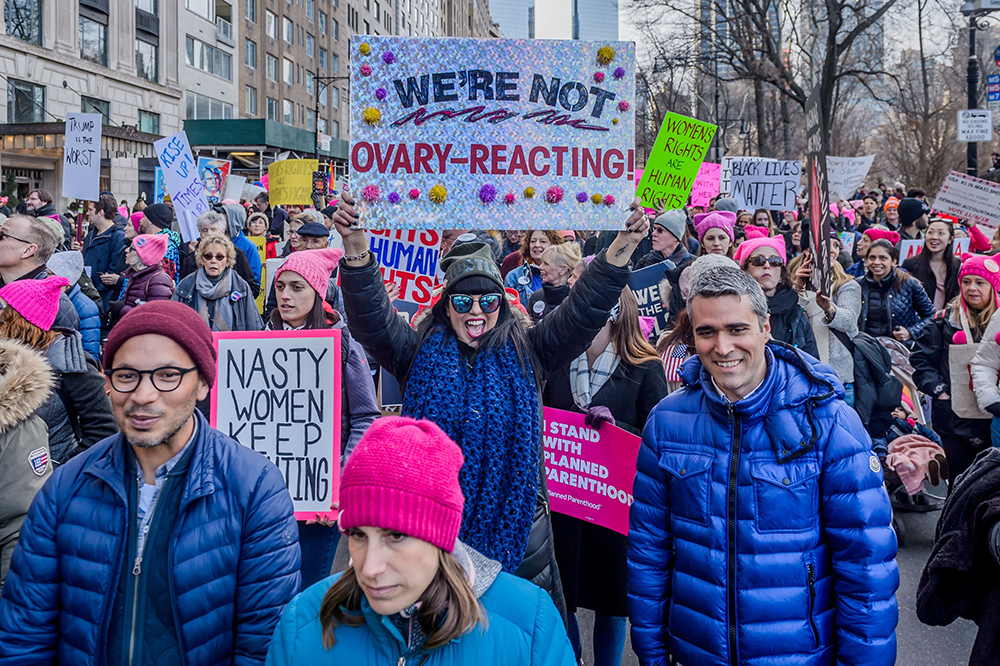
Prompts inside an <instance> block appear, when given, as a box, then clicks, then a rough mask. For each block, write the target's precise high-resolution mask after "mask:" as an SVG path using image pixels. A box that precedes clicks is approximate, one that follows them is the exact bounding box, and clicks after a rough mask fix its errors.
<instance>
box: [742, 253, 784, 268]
mask: <svg viewBox="0 0 1000 666" xmlns="http://www.w3.org/2000/svg"><path fill="white" fill-rule="evenodd" d="M749 263H750V265H751V266H756V267H757V268H760V267H762V266H768V265H770V266H773V267H774V268H779V267H781V266H784V265H785V262H784V261H783V260H782V258H781V257H774V256H772V257H764V256H761V255H759V254H758V255H757V256H756V257H750V261H749Z"/></svg>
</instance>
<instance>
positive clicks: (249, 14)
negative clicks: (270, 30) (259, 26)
mask: <svg viewBox="0 0 1000 666" xmlns="http://www.w3.org/2000/svg"><path fill="white" fill-rule="evenodd" d="M243 13H244V15H246V18H247V20H248V21H250V22H251V23H256V22H257V0H246V4H245V10H244V12H243Z"/></svg>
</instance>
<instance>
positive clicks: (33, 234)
mask: <svg viewBox="0 0 1000 666" xmlns="http://www.w3.org/2000/svg"><path fill="white" fill-rule="evenodd" d="M18 219H20V220H23V221H24V222H26V223H27V227H26V229H25V230H24V231H23V232H22V233H23V234H24V240H26V241H28V242H29V243H31V244H32V245H34V246H35V248H36V249H35V254H33V255H32V257H31V260H32V261H33V262H34V263H35V265H36V266H44V265H45V264H46V263H48V261H49V259H51V258H52V255H53V254H55V252H56V247H57V246H58V245H59V240H60V239H59V238H58V237H57V236H56V234H55V232H54V231H53V230H52V229H51V228H50V227H49V225H48V224H47V223H46V222H45V221H44V220H41V219H39V218H37V217H34V216H32V215H11V216H10V218H8V219H7V220H5V221H4V224H5V225H6V224H9V223H10V221H11V220H18ZM49 221H50V222H55V221H54V220H51V219H49ZM55 224H57V225H58V224H59V222H55Z"/></svg>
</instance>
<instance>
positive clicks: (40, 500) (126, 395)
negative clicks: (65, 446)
mask: <svg viewBox="0 0 1000 666" xmlns="http://www.w3.org/2000/svg"><path fill="white" fill-rule="evenodd" d="M104 353H105V358H104V361H105V366H106V368H107V371H106V373H107V375H108V377H109V378H110V383H111V389H112V390H111V403H112V406H113V408H114V414H115V420H116V421H117V422H118V427H119V428H120V429H121V431H122V432H121V433H120V434H118V435H115V436H113V437H109V438H107V439H105V440H103V441H101V442H99V443H97V444H95V445H94V446H93V447H91V448H90V449H88V450H87V451H86V452H84V453H81V454H80V455H78V456H76V457H74V458H73V459H71V460H70V461H69V462H67V463H66V464H64V465H62V466H61V467H59V468H58V469H57V470H56V472H55V474H53V475H52V477H51V478H50V479H49V480H48V481H47V482H46V483H45V485H44V486H43V487H42V490H41V492H39V494H38V495H37V496H36V497H35V500H34V502H33V503H32V505H31V509H30V511H29V512H28V517H27V520H26V521H25V522H24V525H23V526H22V528H21V535H20V541H19V542H18V545H17V548H16V549H15V551H14V557H13V561H12V563H11V568H10V572H9V573H8V576H7V583H6V585H5V586H4V588H3V601H2V603H0V663H2V664H4V666H15V665H21V664H73V665H74V666H104V665H105V664H108V665H111V666H117V665H118V664H152V663H157V664H185V665H186V666H210V665H215V664H235V665H249V664H262V663H263V661H264V657H265V655H266V654H267V648H268V645H269V643H270V639H271V634H272V633H273V631H274V627H275V626H276V625H277V623H278V619H279V617H280V615H281V611H282V610H283V609H284V607H285V604H287V603H288V602H289V601H290V600H291V599H292V597H293V596H295V594H296V593H297V592H298V589H299V564H300V561H299V559H300V558H299V544H298V531H297V528H296V525H295V517H294V515H293V510H292V501H291V498H290V497H289V495H288V491H287V490H286V489H285V482H284V480H283V479H282V476H281V473H280V472H279V471H278V468H277V467H276V466H275V465H274V464H273V463H271V462H269V461H268V460H267V459H266V458H265V457H263V456H261V455H260V454H258V453H256V452H254V451H253V450H251V449H249V448H246V447H243V446H240V445H239V444H237V443H236V442H235V441H233V440H232V439H230V438H229V437H226V436H225V435H223V434H222V433H220V432H219V431H217V430H215V429H213V428H211V427H210V426H209V425H208V423H207V422H206V421H205V418H204V417H203V416H202V415H201V414H200V413H199V412H198V411H197V410H195V403H196V401H197V400H199V399H204V398H205V397H206V396H207V395H208V391H209V388H210V387H211V386H212V383H213V382H214V381H215V373H216V353H215V349H214V347H213V346H212V333H211V331H209V329H208V325H207V324H205V322H204V321H203V320H202V319H201V317H200V316H198V313H196V312H195V311H194V310H192V309H191V308H189V307H187V306H186V305H184V304H182V303H177V302H174V301H155V302H152V303H147V304H145V305H141V306H139V307H137V308H135V309H133V310H132V311H131V312H130V313H128V314H127V315H126V316H124V317H123V318H122V319H121V321H119V322H118V324H117V325H116V326H115V327H114V328H113V329H112V330H111V334H110V335H109V336H108V341H107V344H106V346H105V352H104Z"/></svg>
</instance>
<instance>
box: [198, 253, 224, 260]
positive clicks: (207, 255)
mask: <svg viewBox="0 0 1000 666" xmlns="http://www.w3.org/2000/svg"><path fill="white" fill-rule="evenodd" d="M201 258H202V259H204V260H205V261H211V260H212V259H213V258H214V259H215V260H216V261H225V260H226V255H224V254H218V253H216V254H212V253H211V252H206V253H205V254H203V255H201Z"/></svg>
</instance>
